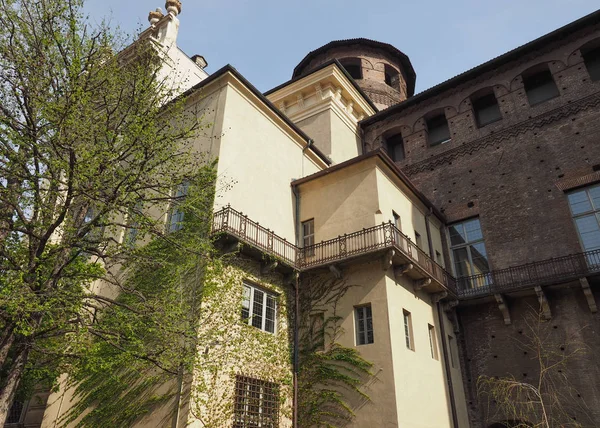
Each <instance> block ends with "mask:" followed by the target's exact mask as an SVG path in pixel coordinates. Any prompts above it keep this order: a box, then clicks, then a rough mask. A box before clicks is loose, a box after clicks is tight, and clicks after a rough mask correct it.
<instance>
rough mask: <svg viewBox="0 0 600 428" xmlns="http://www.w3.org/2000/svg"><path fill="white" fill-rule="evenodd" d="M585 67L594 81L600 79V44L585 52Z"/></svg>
mask: <svg viewBox="0 0 600 428" xmlns="http://www.w3.org/2000/svg"><path fill="white" fill-rule="evenodd" d="M583 62H584V63H585V68H587V71H588V73H589V75H590V79H591V80H593V81H596V80H600V46H598V47H596V48H594V49H589V50H587V51H584V52H583Z"/></svg>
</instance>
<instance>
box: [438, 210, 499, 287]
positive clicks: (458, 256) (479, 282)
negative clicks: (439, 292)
mask: <svg viewBox="0 0 600 428" xmlns="http://www.w3.org/2000/svg"><path fill="white" fill-rule="evenodd" d="M448 230H449V233H450V249H451V252H452V258H453V261H454V273H455V274H456V276H457V277H458V278H461V279H460V280H459V285H461V286H464V287H465V288H474V287H481V286H484V285H488V284H489V278H488V275H487V274H488V273H489V271H490V266H489V263H488V257H487V252H486V250H485V243H484V242H483V233H482V232H481V225H480V223H479V219H478V218H474V219H470V220H466V221H463V222H461V223H456V224H453V225H451V226H449V227H448ZM473 275H478V276H477V277H475V278H464V277H472V276H473Z"/></svg>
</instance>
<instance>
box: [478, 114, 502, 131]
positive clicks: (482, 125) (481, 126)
mask: <svg viewBox="0 0 600 428" xmlns="http://www.w3.org/2000/svg"><path fill="white" fill-rule="evenodd" d="M501 120H502V118H501V117H499V118H498V119H494V120H490V121H489V122H486V123H484V124H481V125H479V124H478V125H477V128H479V129H481V128H485V127H486V126H488V125H491V124H492V123H496V122H500V121H501Z"/></svg>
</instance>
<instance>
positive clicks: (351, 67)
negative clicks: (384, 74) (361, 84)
mask: <svg viewBox="0 0 600 428" xmlns="http://www.w3.org/2000/svg"><path fill="white" fill-rule="evenodd" d="M340 63H341V64H342V66H343V67H344V68H345V69H346V71H347V72H348V74H349V75H350V77H352V78H353V79H355V80H359V79H362V65H361V60H360V58H344V59H341V60H340Z"/></svg>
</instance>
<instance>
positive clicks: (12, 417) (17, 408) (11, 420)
mask: <svg viewBox="0 0 600 428" xmlns="http://www.w3.org/2000/svg"><path fill="white" fill-rule="evenodd" d="M24 409H25V403H23V402H22V401H16V400H15V401H13V403H12V406H10V409H9V410H8V418H7V419H6V423H7V424H18V423H20V422H21V416H23V410H24Z"/></svg>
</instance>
